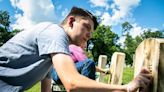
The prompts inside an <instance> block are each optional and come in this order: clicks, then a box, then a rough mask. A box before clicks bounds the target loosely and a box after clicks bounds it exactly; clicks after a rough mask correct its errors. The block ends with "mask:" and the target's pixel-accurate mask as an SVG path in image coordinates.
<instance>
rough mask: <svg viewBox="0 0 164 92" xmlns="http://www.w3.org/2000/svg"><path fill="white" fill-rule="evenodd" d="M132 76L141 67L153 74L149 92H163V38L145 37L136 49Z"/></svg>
mask: <svg viewBox="0 0 164 92" xmlns="http://www.w3.org/2000/svg"><path fill="white" fill-rule="evenodd" d="M134 63H135V66H134V68H135V69H134V77H135V76H136V75H137V74H138V73H139V72H140V71H141V69H142V68H143V67H146V68H148V69H149V70H150V71H151V73H152V75H153V77H154V78H153V86H152V87H151V88H150V91H151V92H164V72H163V70H164V39H153V38H151V39H146V40H144V41H143V42H142V43H141V44H140V45H139V46H138V47H137V49H136V53H135V61H134Z"/></svg>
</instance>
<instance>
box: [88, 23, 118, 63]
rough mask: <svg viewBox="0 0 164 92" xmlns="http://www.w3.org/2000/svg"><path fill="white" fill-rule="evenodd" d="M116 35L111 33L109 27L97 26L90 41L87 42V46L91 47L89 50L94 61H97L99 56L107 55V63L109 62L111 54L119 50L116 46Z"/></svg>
mask: <svg viewBox="0 0 164 92" xmlns="http://www.w3.org/2000/svg"><path fill="white" fill-rule="evenodd" d="M117 40H118V35H117V34H115V33H113V32H112V31H111V27H109V26H104V25H102V26H98V27H97V29H96V30H95V32H94V33H93V37H92V39H90V40H89V44H92V45H93V47H92V48H90V49H89V50H91V52H92V55H93V58H94V61H98V57H99V55H107V56H108V61H110V59H111V56H112V54H113V53H114V52H115V51H118V50H119V46H118V45H116V42H117Z"/></svg>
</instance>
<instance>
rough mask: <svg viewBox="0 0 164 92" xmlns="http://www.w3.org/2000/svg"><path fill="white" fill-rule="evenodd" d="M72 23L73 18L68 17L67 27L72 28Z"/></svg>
mask: <svg viewBox="0 0 164 92" xmlns="http://www.w3.org/2000/svg"><path fill="white" fill-rule="evenodd" d="M74 22H75V17H74V16H70V17H68V24H69V27H71V28H72V27H73V23H74Z"/></svg>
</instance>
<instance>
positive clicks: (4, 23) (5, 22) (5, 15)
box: [0, 10, 10, 28]
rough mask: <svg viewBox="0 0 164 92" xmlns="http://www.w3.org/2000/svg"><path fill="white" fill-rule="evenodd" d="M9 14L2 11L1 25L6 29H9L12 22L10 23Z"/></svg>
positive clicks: (0, 12) (0, 16)
mask: <svg viewBox="0 0 164 92" xmlns="http://www.w3.org/2000/svg"><path fill="white" fill-rule="evenodd" d="M9 18H10V16H9V13H8V12H7V11H2V10H0V24H1V26H4V28H8V27H9V24H10V21H9Z"/></svg>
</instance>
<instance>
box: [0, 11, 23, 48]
mask: <svg viewBox="0 0 164 92" xmlns="http://www.w3.org/2000/svg"><path fill="white" fill-rule="evenodd" d="M9 19H10V16H9V14H8V12H7V11H2V10H1V11H0V46H1V45H3V44H4V43H5V42H6V41H8V40H9V39H10V38H11V37H13V36H14V35H15V34H16V33H18V32H20V31H21V30H19V29H15V30H13V31H9V26H10V21H9Z"/></svg>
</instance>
